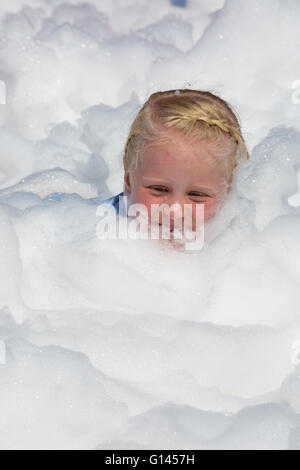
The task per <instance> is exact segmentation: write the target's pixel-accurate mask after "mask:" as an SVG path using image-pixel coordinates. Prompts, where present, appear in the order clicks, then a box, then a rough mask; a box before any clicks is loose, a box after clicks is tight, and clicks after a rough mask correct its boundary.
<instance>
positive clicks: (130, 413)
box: [0, 0, 300, 449]
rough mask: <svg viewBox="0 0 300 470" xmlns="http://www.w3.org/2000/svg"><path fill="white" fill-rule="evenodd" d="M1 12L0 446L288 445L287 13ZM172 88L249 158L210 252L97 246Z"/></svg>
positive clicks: (265, 2)
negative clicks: (133, 136)
mask: <svg viewBox="0 0 300 470" xmlns="http://www.w3.org/2000/svg"><path fill="white" fill-rule="evenodd" d="M8 8H10V11H8ZM0 13H1V25H0V59H1V60H0V63H1V68H0V79H1V80H2V81H4V82H5V84H6V94H7V96H6V104H5V105H4V104H2V105H1V107H0V122H1V128H0V137H1V138H0V259H1V264H0V415H1V421H0V448H1V449H157V448H159V449H247V448H250V449H300V418H299V413H300V379H299V377H300V347H299V340H300V289H299V282H300V264H299V252H300V237H299V233H300V197H299V178H300V173H299V168H300V150H299V149H300V122H299V110H300V108H299V106H300V104H299V102H298V100H297V86H296V85H295V83H296V84H297V80H299V79H300V67H299V61H298V53H299V48H300V34H299V27H298V18H299V15H300V4H299V2H298V1H297V0H288V1H286V2H280V1H279V0H261V1H257V2H246V0H227V1H226V2H225V1H224V0H218V1H217V0H214V1H211V0H210V1H203V2H201V5H199V2H198V1H197V0H190V1H189V0H187V2H175V1H172V2H171V1H169V0H163V1H162V0H155V1H152V2H149V1H147V0H127V1H126V2H124V1H123V0H113V1H111V2H98V1H96V0H93V1H92V0H88V1H87V2H85V3H81V2H79V1H78V0H72V1H65V2H63V1H59V0H57V1H50V0H48V1H44V0H29V1H27V2H26V6H25V5H24V4H23V2H22V1H20V0H19V1H17V0H15V1H12V2H11V3H10V5H9V6H6V7H4V5H2V6H1V11H0ZM278 31H280V35H278ZM266 38H267V40H266ZM184 87H189V88H199V89H201V88H202V89H209V90H211V91H213V92H215V93H220V94H221V96H222V97H223V98H225V99H228V101H230V102H231V103H232V104H233V106H234V107H235V108H236V109H238V111H239V115H240V118H241V121H242V124H243V131H244V135H245V137H246V140H247V144H248V146H249V150H250V154H251V157H250V161H249V162H248V163H247V164H245V165H244V166H243V167H242V168H241V169H240V172H239V173H238V176H237V178H236V181H235V184H234V187H233V190H232V192H231V193H230V195H229V197H228V200H227V201H226V203H225V205H224V207H223V208H222V211H221V213H220V214H219V215H218V217H217V218H216V219H215V220H214V221H213V222H212V224H210V225H209V226H208V227H207V243H206V244H205V246H204V248H203V249H202V250H200V251H190V252H182V251H180V250H171V249H170V248H169V247H168V246H167V245H164V244H162V245H159V244H156V243H151V242H149V240H130V239H126V240H99V238H98V237H97V234H96V226H97V222H98V219H97V216H96V209H97V205H95V204H92V203H91V201H90V199H91V198H94V197H96V196H99V197H100V198H103V199H104V198H107V197H109V196H111V195H113V194H117V193H119V192H120V191H122V190H123V172H122V150H123V146H124V143H125V139H126V136H127V133H128V130H129V127H130V124H131V122H132V119H133V118H134V116H135V114H136V113H137V111H138V109H139V107H140V106H141V104H142V103H143V102H144V100H145V99H146V98H147V97H148V96H149V94H150V93H152V92H154V91H157V90H163V89H171V88H173V89H179V88H184ZM299 89H300V86H299ZM62 193H66V194H64V195H63V194H62Z"/></svg>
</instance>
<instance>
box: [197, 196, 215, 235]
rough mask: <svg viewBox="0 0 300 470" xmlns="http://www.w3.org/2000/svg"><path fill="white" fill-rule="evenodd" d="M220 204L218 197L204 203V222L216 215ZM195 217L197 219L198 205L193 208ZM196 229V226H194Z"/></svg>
mask: <svg viewBox="0 0 300 470" xmlns="http://www.w3.org/2000/svg"><path fill="white" fill-rule="evenodd" d="M218 206H219V201H218V200H217V199H212V200H210V201H207V202H205V203H204V222H207V221H208V220H210V219H211V218H212V217H214V215H215V213H216V211H217V209H218ZM193 219H194V222H195V221H196V207H194V208H193ZM194 230H195V228H194Z"/></svg>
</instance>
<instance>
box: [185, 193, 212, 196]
mask: <svg viewBox="0 0 300 470" xmlns="http://www.w3.org/2000/svg"><path fill="white" fill-rule="evenodd" d="M189 195H190V196H192V197H210V196H209V195H208V194H204V193H195V192H193V193H189Z"/></svg>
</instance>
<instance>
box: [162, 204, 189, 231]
mask: <svg viewBox="0 0 300 470" xmlns="http://www.w3.org/2000/svg"><path fill="white" fill-rule="evenodd" d="M166 204H167V206H164V205H162V209H161V216H162V217H161V220H160V222H161V223H162V222H163V217H166V219H165V220H166V221H168V220H169V219H168V217H170V227H171V228H172V229H173V228H174V226H175V225H176V226H177V225H178V226H179V227H182V226H183V220H184V203H183V202H181V201H179V200H178V199H176V200H172V199H170V200H169V201H167V202H166Z"/></svg>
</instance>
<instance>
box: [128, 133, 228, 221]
mask: <svg viewBox="0 0 300 470" xmlns="http://www.w3.org/2000/svg"><path fill="white" fill-rule="evenodd" d="M168 132H169V131H168ZM170 137H171V138H172V140H168V141H167V142H164V143H161V144H155V145H154V146H151V147H148V148H147V149H146V151H145V153H144V156H143V158H142V159H141V160H140V161H139V164H138V168H137V169H136V170H135V172H134V174H133V173H132V172H130V171H127V170H126V168H125V177H124V180H125V195H127V197H128V205H131V204H134V203H139V204H144V205H145V206H146V207H147V210H148V215H149V222H151V220H150V218H151V204H163V203H166V204H168V205H169V206H171V205H173V204H175V203H177V205H176V207H177V208H179V207H180V208H181V210H182V214H184V204H191V208H192V221H191V220H189V222H188V226H189V227H192V229H193V230H196V206H197V204H200V203H203V204H204V221H207V220H209V219H210V218H211V217H213V215H214V214H215V212H216V210H217V208H218V206H219V204H220V203H221V201H222V200H224V198H225V196H226V193H227V192H228V191H229V186H228V184H227V182H226V178H225V172H224V169H223V167H221V165H220V164H219V163H218V162H217V159H216V158H214V156H213V155H214V152H215V145H214V143H213V142H212V141H211V140H207V139H205V140H201V141H199V140H198V141H192V140H190V139H188V138H187V137H185V136H184V135H182V134H179V133H178V132H176V131H175V132H174V130H172V131H171V132H170ZM207 157H210V160H208V159H207ZM177 217H179V221H180V222H181V223H182V224H183V223H184V217H183V215H182V216H181V214H180V211H178V213H176V212H175V213H173V212H172V211H171V212H170V227H171V229H172V227H173V226H174V219H176V218H177ZM161 221H162V218H161V216H160V223H161ZM191 222H192V223H191ZM182 226H183V225H182Z"/></svg>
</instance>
